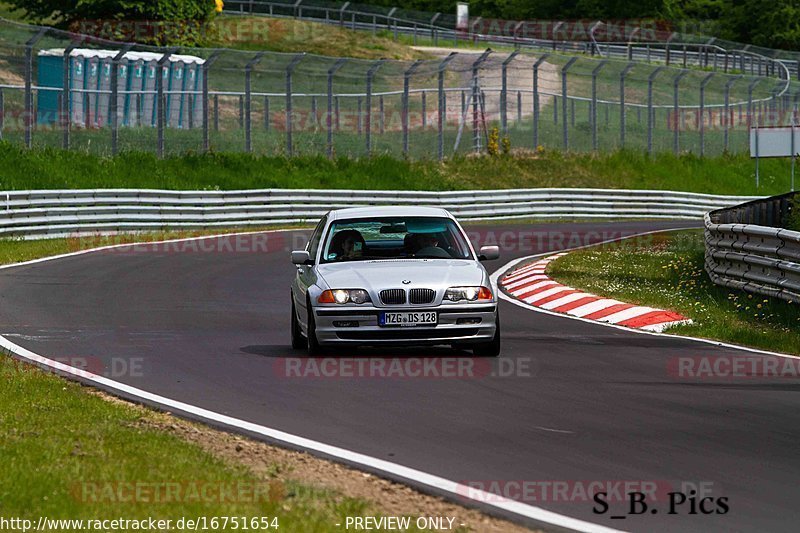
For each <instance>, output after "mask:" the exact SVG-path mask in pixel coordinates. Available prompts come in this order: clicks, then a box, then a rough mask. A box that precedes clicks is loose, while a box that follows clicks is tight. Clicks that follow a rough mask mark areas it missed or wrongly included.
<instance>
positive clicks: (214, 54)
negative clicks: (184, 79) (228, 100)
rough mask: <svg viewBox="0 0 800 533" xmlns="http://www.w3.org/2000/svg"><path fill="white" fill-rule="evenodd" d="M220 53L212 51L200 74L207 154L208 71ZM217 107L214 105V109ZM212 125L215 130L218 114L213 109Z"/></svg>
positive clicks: (217, 124)
mask: <svg viewBox="0 0 800 533" xmlns="http://www.w3.org/2000/svg"><path fill="white" fill-rule="evenodd" d="M220 53H221V52H220V51H219V50H214V51H213V52H212V53H211V55H210V56H208V58H207V59H206V60H205V61H204V62H203V67H202V72H203V106H202V109H203V151H205V152H208V151H209V149H210V148H211V143H210V142H209V135H208V129H209V128H208V71H209V69H210V68H211V65H212V64H214V61H216V60H217V57H219V54H220ZM214 98H215V100H214V101H215V104H216V95H215V97H214ZM216 107H218V106H217V105H215V108H216ZM214 123H215V126H216V127H217V128H219V112H218V111H217V110H216V109H215V112H214Z"/></svg>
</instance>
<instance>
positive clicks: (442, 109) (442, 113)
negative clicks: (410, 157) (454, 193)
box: [406, 52, 458, 161]
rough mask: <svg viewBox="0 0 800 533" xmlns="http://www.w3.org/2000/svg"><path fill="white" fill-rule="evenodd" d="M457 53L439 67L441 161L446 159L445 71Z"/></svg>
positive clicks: (439, 150)
mask: <svg viewBox="0 0 800 533" xmlns="http://www.w3.org/2000/svg"><path fill="white" fill-rule="evenodd" d="M456 54H458V52H450V55H448V56H447V57H446V58H444V59H443V60H442V62H441V63H439V67H438V69H437V70H438V78H439V79H438V83H439V86H438V89H439V109H438V115H439V116H438V121H437V122H438V124H437V128H438V130H439V131H438V139H437V144H438V156H439V161H441V160H442V159H444V122H445V113H446V112H447V94H446V93H445V92H444V74H445V71H446V70H447V64H448V63H449V62H450V61H452V60H453V59H455V57H456ZM406 120H407V119H406Z"/></svg>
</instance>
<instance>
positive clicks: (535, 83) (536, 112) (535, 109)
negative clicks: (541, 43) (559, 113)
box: [533, 54, 550, 150]
mask: <svg viewBox="0 0 800 533" xmlns="http://www.w3.org/2000/svg"><path fill="white" fill-rule="evenodd" d="M549 56H550V54H542V55H541V56H540V57H539V59H537V60H536V62H535V63H534V64H533V149H534V150H536V148H538V146H539V67H540V66H541V64H542V63H544V62H545V60H546V59H547V58H548V57H549Z"/></svg>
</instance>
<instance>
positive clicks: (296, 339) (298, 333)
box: [292, 295, 308, 350]
mask: <svg viewBox="0 0 800 533" xmlns="http://www.w3.org/2000/svg"><path fill="white" fill-rule="evenodd" d="M307 347H308V341H307V340H306V338H305V337H303V332H302V330H301V329H300V321H299V320H297V309H295V307H294V295H292V348H294V349H295V350H303V349H305V348H307Z"/></svg>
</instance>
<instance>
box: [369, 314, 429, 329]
mask: <svg viewBox="0 0 800 533" xmlns="http://www.w3.org/2000/svg"><path fill="white" fill-rule="evenodd" d="M437 322H438V319H437V316H436V312H435V311H407V312H402V313H381V314H380V315H379V316H378V324H380V325H381V326H435V325H436V324H437Z"/></svg>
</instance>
